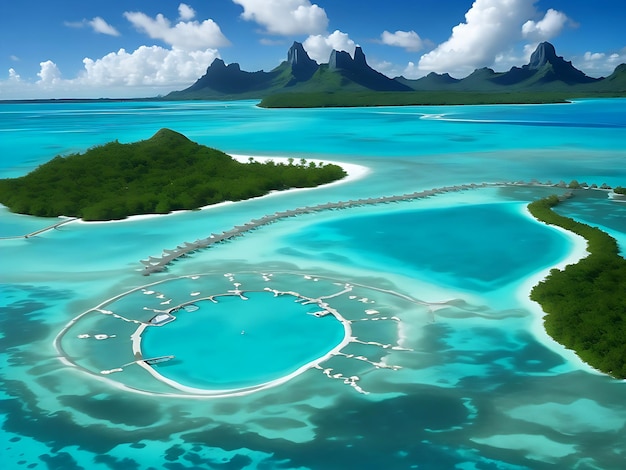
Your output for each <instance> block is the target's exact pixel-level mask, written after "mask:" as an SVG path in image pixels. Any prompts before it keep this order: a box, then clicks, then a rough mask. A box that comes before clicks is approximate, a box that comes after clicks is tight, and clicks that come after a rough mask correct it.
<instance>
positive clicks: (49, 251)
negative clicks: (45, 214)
mask: <svg viewBox="0 0 626 470" xmlns="http://www.w3.org/2000/svg"><path fill="white" fill-rule="evenodd" d="M163 127H168V128H171V129H174V130H176V131H178V132H181V133H183V134H185V135H187V136H188V137H189V138H191V139H192V140H195V141H198V142H200V143H202V144H206V145H209V146H213V147H217V148H219V149H221V150H224V151H226V152H229V153H232V154H247V155H257V156H275V157H294V158H296V159H300V158H307V159H308V158H315V159H321V160H324V161H343V162H348V163H357V164H360V165H364V166H366V167H368V168H370V170H371V171H370V172H369V173H368V174H367V175H366V176H365V177H363V178H362V179H359V180H356V181H352V182H349V183H345V184H340V185H332V186H328V187H324V188H317V189H315V190H306V191H297V192H289V193H284V194H274V195H272V196H269V197H266V198H260V199H255V200H250V201H246V202H241V203H236V204H227V205H222V206H219V207H216V208H213V209H209V210H204V211H200V212H198V211H194V212H187V213H180V214H174V215H169V216H166V217H155V218H149V219H141V220H133V221H124V222H116V223H108V224H95V223H91V224H86V223H70V224H67V225H64V226H62V227H60V228H59V229H56V230H53V231H49V232H46V233H43V234H41V235H38V236H36V237H32V238H23V237H22V238H19V236H20V235H24V234H26V233H30V232H32V231H34V230H37V229H38V228H42V227H45V226H47V225H49V224H50V220H46V219H37V218H31V217H26V216H19V215H15V214H10V213H9V212H8V211H6V210H4V209H2V210H1V211H0V232H1V233H0V237H12V236H18V238H13V239H12V238H7V239H2V240H0V247H1V249H2V265H1V266H2V267H1V268H0V274H1V276H2V278H1V280H2V286H1V289H2V295H1V296H0V299H1V301H2V313H1V315H0V364H1V365H0V381H1V382H0V384H1V389H0V413H1V416H2V418H1V420H0V425H1V427H2V430H1V433H0V444H1V445H2V451H0V463H1V464H2V468H63V469H69V468H86V469H114V468H125V469H126V468H137V469H147V468H170V469H183V468H250V469H253V468H268V469H270V468H316V469H344V468H388V469H395V468H399V469H400V468H426V469H442V468H463V469H472V468H476V469H479V468H480V469H487V468H507V469H508V468H511V469H524V468H528V469H541V468H579V469H596V468H602V469H613V468H615V469H617V468H622V467H623V461H624V454H625V453H626V440H624V437H623V436H624V431H626V429H624V428H625V423H626V401H625V400H624V391H625V389H624V384H623V383H621V382H619V381H616V380H614V379H611V378H609V377H606V376H604V375H602V374H598V373H596V372H594V371H593V370H592V369H591V368H589V367H588V366H587V365H585V364H583V363H581V362H580V361H579V360H578V359H577V358H576V357H575V355H574V354H572V352H571V351H567V350H565V349H564V348H562V347H561V346H559V345H558V344H555V343H554V342H552V341H551V340H550V338H548V337H547V336H546V335H545V333H544V332H543V329H542V327H541V310H540V309H539V308H538V307H537V306H536V305H534V304H533V303H531V302H529V301H528V292H529V290H530V288H531V287H532V285H533V283H534V282H536V281H537V280H538V279H540V278H541V277H542V276H543V275H545V273H546V272H547V271H548V270H549V269H550V268H551V267H553V266H555V265H559V264H563V263H564V262H567V260H569V259H570V258H571V257H572V256H571V255H572V253H575V252H577V251H580V246H581V245H580V240H576V239H575V238H572V237H571V236H569V235H568V234H566V233H563V232H561V231H558V230H556V229H554V228H549V227H546V226H544V225H542V224H539V223H538V222H536V221H534V220H533V219H532V218H531V217H530V216H529V215H528V214H527V212H526V211H525V206H526V204H527V203H528V202H529V201H531V200H534V199H536V198H538V197H542V196H545V195H547V194H551V193H553V192H555V191H557V192H558V191H561V190H558V189H554V188H541V187H535V188H530V187H516V186H503V187H489V188H482V189H475V190H469V191H463V192H451V193H445V194H440V195H437V196H432V197H429V198H426V199H419V200H415V201H412V202H403V203H397V204H389V205H373V206H363V207H358V208H353V209H346V210H341V211H325V212H319V213H316V214H308V215H303V216H299V217H295V218H290V219H286V220H283V221H281V222H277V223H274V224H271V225H268V226H266V227H263V228H261V229H259V230H256V231H254V232H251V233H248V234H246V235H245V236H244V237H241V238H237V239H235V240H233V241H231V242H229V243H226V244H223V245H218V246H214V247H212V248H210V249H207V250H203V251H198V252H195V253H193V254H192V255H191V256H189V257H186V258H182V259H181V260H179V261H177V262H176V263H175V264H173V265H172V266H170V268H169V270H168V271H167V272H166V273H162V274H154V275H151V276H149V277H145V276H142V274H141V269H142V265H141V264H140V262H139V260H141V259H146V258H147V257H148V256H158V255H160V254H161V250H162V249H163V248H168V249H171V248H174V247H176V246H177V245H179V244H181V243H183V242H185V241H193V240H196V239H198V238H204V237H206V236H208V235H209V234H210V233H214V232H215V233H217V232H219V231H223V230H228V229H230V228H232V227H233V226H235V225H240V224H243V223H245V222H247V221H249V220H251V219H255V218H259V217H262V216H263V215H266V214H270V213H273V212H275V211H281V210H287V209H293V208H296V207H302V206H306V205H316V204H321V203H325V202H328V201H339V200H348V199H355V198H366V197H378V196H386V195H393V194H402V193H410V192H414V191H421V190H425V189H431V188H437V187H441V186H446V185H456V184H465V183H481V182H489V183H493V182H515V181H520V180H524V181H530V180H533V179H536V180H539V181H541V182H548V181H550V182H553V183H558V182H559V181H565V182H570V181H571V180H577V181H579V182H583V181H584V182H587V183H589V184H593V183H595V184H597V185H601V184H603V183H607V184H609V185H624V184H626V166H625V165H624V164H623V162H624V161H625V157H626V152H625V151H624V148H623V142H624V136H625V132H626V102H624V101H623V100H585V101H581V102H577V103H574V104H568V105H545V106H544V105H542V106H483V107H475V106H465V107H402V108H371V109H360V108H359V109H325V110H263V109H259V108H257V107H255V103H254V102H251V101H248V102H235V103H196V102H194V103H107V102H100V103H57V104H35V103H33V104H3V105H0V134H1V136H2V138H1V139H0V155H2V158H1V159H0V169H1V174H2V176H3V177H17V176H21V175H23V174H26V173H27V172H28V171H30V170H32V169H34V168H35V167H37V166H38V165H40V164H42V163H44V162H46V161H47V160H49V159H50V158H52V157H54V156H55V155H57V154H67V153H71V152H79V151H84V150H85V149H87V148H89V147H92V146H94V145H98V144H102V143H106V142H108V141H111V140H114V139H119V140H120V141H121V142H131V141H135V140H138V139H146V138H149V137H150V136H152V135H153V134H154V133H155V132H156V131H158V130H159V129H160V128H163ZM558 210H559V212H561V213H563V214H565V215H568V216H571V217H575V218H577V219H579V220H582V221H584V222H586V223H591V224H594V225H597V226H600V227H601V228H603V229H604V230H607V231H608V232H609V233H611V235H613V236H615V237H616V238H617V239H618V241H619V242H620V247H621V248H622V250H623V249H624V246H625V243H626V225H625V224H624V220H626V217H624V215H625V214H624V211H626V205H625V204H624V203H619V202H616V201H613V200H610V199H609V198H608V197H607V193H606V192H602V191H587V192H586V193H584V194H577V195H576V196H575V197H574V198H573V199H571V200H569V201H568V202H566V203H564V204H562V205H561V206H559V209H558ZM574 260H575V259H574ZM574 260H570V262H571V261H574ZM192 281H194V282H198V283H200V284H197V285H194V284H191V282H192ZM188 283H190V284H188ZM236 283H237V284H239V283H241V288H242V289H243V288H249V289H250V290H253V291H255V292H256V293H254V292H252V293H250V295H249V299H248V300H243V299H242V298H240V297H238V296H232V297H228V298H225V299H222V300H224V302H221V303H220V302H218V303H217V304H214V303H212V302H210V301H207V300H205V301H201V302H197V304H196V305H197V306H198V307H199V309H198V310H197V311H194V312H181V313H180V315H179V318H177V320H176V321H174V322H172V323H170V324H167V325H164V326H163V327H155V328H158V329H151V330H149V331H147V332H146V333H145V335H144V339H143V341H145V342H143V343H142V344H143V347H144V349H145V350H144V353H145V354H146V355H156V356H159V355H162V354H163V355H167V354H170V352H169V351H175V353H176V355H177V360H176V361H174V362H171V363H169V364H168V363H167V362H165V363H163V364H159V365H156V366H155V369H158V370H159V372H160V373H161V372H162V373H163V375H164V376H167V377H168V378H170V379H173V380H176V381H179V382H185V381H187V385H190V386H192V387H200V388H202V387H206V388H211V387H218V388H219V387H222V388H229V387H235V388H236V387H239V386H242V387H246V386H247V385H250V381H256V382H265V381H267V380H270V381H271V380H272V379H274V378H276V377H280V376H282V375H283V374H287V375H289V374H290V373H291V372H293V371H294V370H297V369H298V368H299V367H300V366H302V365H306V364H313V365H312V366H311V367H309V368H308V369H307V370H305V371H304V372H302V373H298V374H292V375H291V376H289V378H288V380H284V381H280V380H279V381H278V382H277V383H276V385H275V386H270V387H266V388H262V389H260V390H258V391H256V392H254V393H246V394H233V395H231V396H227V397H223V398H207V397H204V398H202V397H200V398H198V397H197V396H191V395H193V393H191V394H186V393H185V392H181V391H180V390H176V389H173V388H172V387H170V386H168V385H167V384H166V383H163V382H161V381H159V380H157V379H156V378H155V377H154V376H152V375H151V374H149V373H148V371H147V370H146V369H144V368H142V367H139V366H138V365H137V364H133V363H132V361H133V360H134V356H133V350H132V341H131V339H130V337H131V335H132V334H133V332H134V331H135V330H136V329H137V324H135V323H132V322H128V321H125V320H123V319H119V318H116V317H113V316H112V315H110V314H107V313H103V312H102V311H101V310H107V308H110V309H111V311H112V310H115V313H116V314H119V315H120V316H123V315H127V316H128V317H129V318H130V317H132V318H138V319H139V320H138V321H147V320H148V319H149V318H150V317H151V316H152V315H154V314H155V309H156V310H159V309H165V308H166V307H167V305H163V306H162V302H167V301H168V299H171V302H172V304H175V303H176V302H178V303H182V302H187V301H189V300H190V299H191V298H193V296H194V295H197V296H198V298H201V297H203V296H205V295H211V294H215V293H216V292H227V291H229V290H235V291H236V290H237V289H238V288H239V286H237V285H235V284H236ZM265 287H270V288H271V289H275V290H280V291H289V290H293V291H295V292H297V293H299V294H301V295H304V296H307V297H308V298H321V297H324V296H332V297H331V298H329V299H327V301H328V303H329V305H330V307H332V308H334V309H336V310H337V311H338V312H340V313H341V314H342V315H345V317H346V318H347V319H348V320H349V321H350V322H352V323H351V325H352V338H351V339H350V341H347V342H344V343H342V341H344V340H345V338H344V336H345V331H344V329H343V328H342V327H341V323H340V322H338V321H336V320H333V319H332V318H328V317H325V318H323V319H321V320H324V321H326V320H329V321H330V322H326V323H324V324H323V325H324V326H323V328H322V327H321V326H320V325H322V324H321V323H314V322H315V321H318V320H320V319H317V318H314V317H312V316H310V315H309V314H310V313H312V312H311V311H310V310H311V308H310V306H309V307H307V306H304V305H301V304H299V303H294V302H293V298H289V297H274V296H273V295H272V294H270V293H269V291H264V290H263V289H264V288H265ZM229 306H232V309H231V308H230V307H229ZM216 307H218V308H217V309H215V310H212V309H214V308H216ZM98 309H100V310H98ZM313 310H315V309H313ZM83 314H84V315H83ZM81 315H82V316H81ZM298 315H302V316H298ZM78 317H80V319H78V320H74V321H73V319H77V318H78ZM177 322H178V323H177ZM309 322H313V323H309ZM318 328H322V329H320V330H318ZM168 332H169V333H168ZM241 333H244V334H241ZM81 334H82V335H83V337H79V335H81ZM59 335H61V336H59ZM96 335H98V338H101V339H98V338H96ZM244 341H247V343H245V342H244ZM254 341H258V343H254ZM338 344H339V346H338V347H337V345H338ZM168 345H171V346H172V347H171V348H169V347H168ZM333 348H335V349H333ZM328 351H334V353H333V354H331V355H330V356H325V354H326V353H327V352H328ZM224 354H225V355H224ZM255 354H256V356H255ZM246 357H247V358H248V359H249V360H246ZM129 361H130V362H131V365H126V364H128V363H129ZM122 366H123V367H122ZM266 367H267V368H266ZM115 368H121V369H122V371H121V372H114V373H110V374H108V375H107V374H101V373H100V371H102V370H111V369H115ZM168 368H169V369H168ZM354 377H357V378H358V379H355V378H354Z"/></svg>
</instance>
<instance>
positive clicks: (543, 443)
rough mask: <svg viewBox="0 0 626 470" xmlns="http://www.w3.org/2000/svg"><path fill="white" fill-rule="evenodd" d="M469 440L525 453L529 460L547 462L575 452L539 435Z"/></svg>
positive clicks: (500, 436) (571, 446) (571, 445)
mask: <svg viewBox="0 0 626 470" xmlns="http://www.w3.org/2000/svg"><path fill="white" fill-rule="evenodd" d="M471 440H472V441H474V442H476V443H478V444H484V445H487V446H490V447H496V448H498V449H510V450H521V451H525V452H526V457H528V458H529V459H533V460H539V461H547V462H552V461H554V459H558V458H562V457H565V456H567V455H570V454H573V453H575V452H576V446H575V445H574V444H562V443H560V442H556V441H553V440H551V439H548V438H547V437H546V436H540V435H531V434H501V435H496V436H491V437H484V438H478V437H474V438H472V439H471Z"/></svg>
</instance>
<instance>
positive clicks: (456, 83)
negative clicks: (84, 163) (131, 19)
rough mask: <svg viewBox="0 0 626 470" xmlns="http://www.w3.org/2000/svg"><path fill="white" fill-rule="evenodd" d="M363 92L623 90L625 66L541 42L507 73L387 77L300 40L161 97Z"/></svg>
mask: <svg viewBox="0 0 626 470" xmlns="http://www.w3.org/2000/svg"><path fill="white" fill-rule="evenodd" d="M338 92H345V93H362V92H480V93H509V92H542V93H543V92H573V93H576V94H577V95H580V94H585V93H592V94H597V93H608V94H624V93H626V64H621V65H619V66H618V67H617V68H616V69H615V71H614V72H613V73H612V74H611V75H610V76H608V77H606V78H592V77H589V76H587V75H585V73H583V72H582V71H580V70H578V69H577V68H575V67H574V66H573V65H572V63H571V62H568V61H565V60H564V59H563V58H562V57H559V56H557V54H556V50H555V48H554V46H553V45H552V44H550V43H549V42H542V43H541V44H539V45H538V46H537V49H536V50H535V51H534V52H533V54H532V55H531V57H530V62H529V63H528V64H527V65H524V66H522V67H513V68H511V69H510V70H509V71H508V72H495V71H493V70H492V69H490V68H481V69H477V70H475V71H474V72H473V73H471V74H470V75H468V76H467V77H465V78H462V79H456V78H453V77H451V76H450V75H449V74H447V73H444V74H437V73H434V72H433V73H430V74H428V75H427V76H425V77H422V78H419V79H417V80H410V79H407V78H404V77H396V78H393V79H392V78H389V77H387V76H385V75H383V74H382V73H380V72H378V71H376V70H374V69H373V68H372V67H370V66H369V65H368V63H367V60H366V58H365V54H364V53H363V50H362V49H361V48H360V47H357V48H356V51H355V53H354V58H352V57H351V56H350V54H348V53H347V52H344V51H332V53H331V55H330V58H329V60H328V63H326V64H319V65H318V64H317V62H315V61H314V60H313V59H311V58H310V57H309V55H308V54H307V52H306V51H305V50H304V47H303V46H302V44H300V43H299V42H294V43H293V45H292V46H291V48H290V49H289V51H288V53H287V60H286V61H284V62H282V63H281V64H280V65H279V66H278V67H276V68H275V69H273V70H271V71H269V72H264V71H258V72H246V71H243V70H241V68H240V66H239V64H237V63H232V64H229V65H226V64H225V63H224V61H223V60H221V59H215V60H214V61H213V63H212V64H211V65H210V66H209V68H208V69H207V72H206V74H205V75H204V76H203V77H201V78H200V79H198V80H197V81H196V83H194V84H193V85H191V86H190V87H189V88H187V89H185V90H181V91H175V92H172V93H170V94H168V95H167V96H166V97H165V99H170V100H188V99H204V100H214V99H215V100H218V99H220V100H221V99H246V98H264V97H267V96H270V95H273V94H283V93H308V94H311V93H326V94H327V93H338Z"/></svg>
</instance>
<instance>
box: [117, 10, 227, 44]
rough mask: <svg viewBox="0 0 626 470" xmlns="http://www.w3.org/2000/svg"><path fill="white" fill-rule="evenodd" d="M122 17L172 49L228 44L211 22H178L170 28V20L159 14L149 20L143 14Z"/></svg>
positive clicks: (218, 28)
mask: <svg viewBox="0 0 626 470" xmlns="http://www.w3.org/2000/svg"><path fill="white" fill-rule="evenodd" d="M124 16H125V17H126V19H127V20H128V21H130V22H131V23H132V24H133V26H135V28H137V29H138V30H140V31H143V32H145V33H146V34H147V35H148V36H150V37H151V38H152V39H160V40H162V41H163V42H165V43H167V44H169V45H171V46H172V47H174V48H178V49H183V50H187V51H192V50H199V49H208V48H215V47H220V46H226V45H228V44H229V41H228V39H226V37H225V36H224V35H223V34H222V31H221V29H220V27H219V26H218V24H217V23H216V22H215V21H213V20H211V19H207V20H204V21H203V22H202V23H200V22H198V21H180V22H178V23H176V24H175V25H173V26H172V23H171V22H170V20H168V19H167V18H165V17H164V16H163V15H162V14H161V13H159V14H158V15H157V16H156V18H151V17H149V16H148V15H146V14H145V13H142V12H138V11H134V12H129V11H127V12H125V13H124Z"/></svg>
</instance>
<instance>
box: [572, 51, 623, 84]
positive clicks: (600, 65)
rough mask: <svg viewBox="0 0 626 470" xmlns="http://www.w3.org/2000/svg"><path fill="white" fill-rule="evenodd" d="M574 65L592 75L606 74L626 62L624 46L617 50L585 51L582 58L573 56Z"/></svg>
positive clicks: (609, 73)
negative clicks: (609, 51) (578, 58)
mask: <svg viewBox="0 0 626 470" xmlns="http://www.w3.org/2000/svg"><path fill="white" fill-rule="evenodd" d="M572 62H574V65H575V66H576V67H578V68H580V69H581V70H583V71H584V72H585V73H587V74H588V75H590V76H592V77H600V76H604V77H606V76H608V75H611V74H612V73H613V71H614V70H615V67H617V66H618V65H620V64H624V63H626V47H625V48H623V49H622V50H620V51H617V52H611V53H605V52H585V54H584V55H583V57H582V59H580V60H577V59H576V58H574V60H573V61H572Z"/></svg>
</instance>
